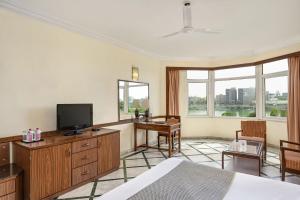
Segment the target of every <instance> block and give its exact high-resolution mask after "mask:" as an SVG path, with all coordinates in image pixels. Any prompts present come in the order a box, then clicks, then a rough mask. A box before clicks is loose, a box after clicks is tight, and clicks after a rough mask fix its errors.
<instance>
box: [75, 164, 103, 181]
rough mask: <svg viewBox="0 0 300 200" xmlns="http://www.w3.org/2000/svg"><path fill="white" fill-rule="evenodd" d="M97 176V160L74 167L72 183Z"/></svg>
mask: <svg viewBox="0 0 300 200" xmlns="http://www.w3.org/2000/svg"><path fill="white" fill-rule="evenodd" d="M95 176H97V162H94V163H91V164H88V165H85V166H82V167H78V168H76V169H73V173H72V185H77V184H78V183H81V182H83V181H85V180H88V179H90V178H93V177H95Z"/></svg>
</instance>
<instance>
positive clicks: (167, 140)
mask: <svg viewBox="0 0 300 200" xmlns="http://www.w3.org/2000/svg"><path fill="white" fill-rule="evenodd" d="M168 142H169V139H168V137H167V136H166V144H168Z"/></svg>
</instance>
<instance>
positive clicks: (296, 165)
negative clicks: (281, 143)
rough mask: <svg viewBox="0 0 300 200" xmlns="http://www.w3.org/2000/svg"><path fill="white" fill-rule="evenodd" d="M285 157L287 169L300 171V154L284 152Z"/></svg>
mask: <svg viewBox="0 0 300 200" xmlns="http://www.w3.org/2000/svg"><path fill="white" fill-rule="evenodd" d="M284 157H285V166H286V168H289V169H295V170H300V153H298V152H294V151H284Z"/></svg>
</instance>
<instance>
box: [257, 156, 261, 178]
mask: <svg viewBox="0 0 300 200" xmlns="http://www.w3.org/2000/svg"><path fill="white" fill-rule="evenodd" d="M260 168H261V159H260V158H259V159H258V176H260Z"/></svg>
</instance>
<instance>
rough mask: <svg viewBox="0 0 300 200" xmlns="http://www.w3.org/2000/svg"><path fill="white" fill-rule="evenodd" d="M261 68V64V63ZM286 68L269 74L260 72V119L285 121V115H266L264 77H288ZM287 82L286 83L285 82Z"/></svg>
mask: <svg viewBox="0 0 300 200" xmlns="http://www.w3.org/2000/svg"><path fill="white" fill-rule="evenodd" d="M262 69H263V65H262ZM288 73H289V72H288V70H287V71H281V72H273V73H269V74H263V70H262V74H261V79H262V119H265V120H272V121H287V117H273V116H266V102H265V100H266V79H268V78H278V77H285V76H287V77H288ZM287 84H288V83H287Z"/></svg>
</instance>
